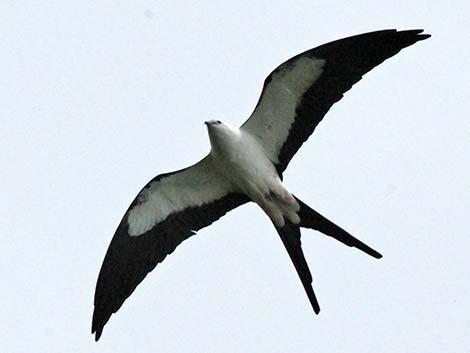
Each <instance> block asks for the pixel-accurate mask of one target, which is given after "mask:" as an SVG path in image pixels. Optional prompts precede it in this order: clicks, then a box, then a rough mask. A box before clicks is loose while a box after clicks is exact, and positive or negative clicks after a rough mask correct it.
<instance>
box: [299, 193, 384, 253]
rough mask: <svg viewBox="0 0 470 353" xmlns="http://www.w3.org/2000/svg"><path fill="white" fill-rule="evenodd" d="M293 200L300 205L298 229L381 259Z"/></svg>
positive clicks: (366, 247) (301, 203)
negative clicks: (315, 233)
mask: <svg viewBox="0 0 470 353" xmlns="http://www.w3.org/2000/svg"><path fill="white" fill-rule="evenodd" d="M295 199H296V200H297V202H298V203H299V205H300V211H299V216H300V224H299V225H300V227H303V228H310V229H315V230H318V231H319V232H322V233H323V234H325V235H328V236H330V237H332V238H335V239H336V240H338V241H340V242H342V243H343V244H346V245H347V246H350V247H355V248H358V249H359V250H362V251H363V252H365V253H366V254H368V255H370V256H372V257H375V258H376V259H380V258H381V257H382V255H381V254H380V253H379V252H377V251H375V250H374V249H372V248H371V247H370V246H368V245H366V244H364V243H363V242H361V241H360V240H359V239H357V238H355V237H353V236H352V235H351V234H349V233H348V232H346V231H345V230H344V229H342V228H341V227H338V226H337V225H336V224H334V223H333V222H331V221H330V220H328V219H326V218H325V217H323V216H322V215H321V214H319V213H318V212H317V211H315V210H313V209H311V208H310V207H309V206H307V205H306V204H305V203H303V202H302V201H300V200H299V199H298V198H297V197H296V198H295Z"/></svg>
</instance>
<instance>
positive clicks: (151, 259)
mask: <svg viewBox="0 0 470 353" xmlns="http://www.w3.org/2000/svg"><path fill="white" fill-rule="evenodd" d="M421 32H422V30H408V31H396V30H383V31H377V32H371V33H365V34H361V35H356V36H353V37H348V38H344V39H340V40H337V41H334V42H331V43H328V44H324V45H321V46H319V47H317V48H314V49H311V50H308V51H306V52H304V53H301V54H299V55H297V56H294V57H293V58H291V59H289V60H287V61H286V62H285V63H283V64H281V65H280V66H279V67H278V68H276V69H275V70H274V71H273V72H272V73H271V74H270V75H269V76H268V77H267V78H266V80H265V82H264V86H263V90H262V93H261V97H260V99H259V101H258V104H257V105H256V108H255V110H254V112H253V113H252V115H251V116H250V118H249V119H248V120H247V121H245V123H244V124H243V125H242V126H241V127H240V128H237V127H233V126H230V125H228V124H226V123H223V122H221V121H219V120H210V121H206V122H205V124H206V125H207V129H208V134H209V139H210V144H211V150H210V153H209V154H208V155H207V156H206V157H204V158H203V159H202V160H201V161H199V162H198V163H196V164H194V165H193V166H191V167H188V168H186V169H182V170H179V171H176V172H172V173H168V174H161V175H158V176H157V177H155V178H154V179H152V180H151V181H150V182H149V183H148V184H147V185H146V186H145V187H144V188H143V189H142V191H140V192H139V194H138V195H137V197H136V198H135V199H134V201H133V202H132V204H131V205H130V207H129V209H128V210H127V212H126V214H125V215H124V217H123V218H122V221H121V222H120V224H119V226H118V228H117V230H116V233H115V235H114V237H113V239H112V241H111V244H110V245H109V248H108V251H107V253H106V256H105V258H104V262H103V265H102V267H101V271H100V274H99V277H98V282H97V285H96V292H95V301H94V306H95V307H94V313H93V323H92V333H96V336H95V339H96V340H98V339H99V338H100V336H101V333H102V331H103V327H104V325H105V324H106V323H107V321H108V320H109V318H110V316H111V315H112V314H113V313H115V312H116V311H118V310H119V308H120V307H121V305H122V304H123V303H124V301H125V300H126V299H127V298H128V297H129V296H130V295H131V294H132V292H133V291H134V289H135V288H136V287H137V286H138V284H139V283H140V282H141V281H142V280H143V279H144V278H145V276H146V275H147V274H148V273H149V272H150V271H152V270H153V269H154V268H155V266H156V265H157V264H158V263H160V262H162V261H163V260H164V259H165V257H166V256H167V255H168V254H171V253H172V252H173V251H174V250H175V248H176V247H177V246H178V245H179V244H180V243H181V242H182V241H183V240H185V239H187V238H189V237H190V236H192V235H194V234H196V232H197V231H198V230H199V229H201V228H203V227H206V226H208V225H210V224H211V223H213V222H215V221H216V220H218V219H219V218H220V217H222V216H223V215H225V214H226V213H227V212H229V211H230V210H232V209H234V208H236V207H238V206H241V205H243V204H245V203H247V202H250V201H253V202H256V203H257V204H258V205H259V206H260V207H261V209H262V210H263V211H264V212H265V213H266V215H267V216H268V217H269V218H270V219H271V221H272V223H273V224H274V227H275V228H276V230H277V232H278V233H279V236H280V238H281V240H282V242H283V243H284V246H285V248H286V250H287V252H288V253H289V256H290V258H291V260H292V262H293V264H294V266H295V269H296V270H297V273H298V275H299V277H300V280H301V282H302V285H303V287H304V289H305V291H306V293H307V296H308V299H309V301H310V303H311V305H312V307H313V310H314V311H315V313H317V314H318V312H319V311H320V307H319V305H318V302H317V299H316V297H315V294H314V292H313V288H312V276H311V274H310V270H309V268H308V265H307V262H306V261H305V257H304V255H303V252H302V248H301V243H300V228H301V227H303V228H310V229H315V230H317V231H320V232H322V233H324V234H326V235H328V236H330V237H333V238H335V239H337V240H339V241H340V242H342V243H344V244H346V245H348V246H351V247H356V248H358V249H360V250H362V251H363V252H365V253H366V254H369V255H370V256H373V257H375V258H380V257H381V255H380V254H379V253H378V252H377V251H375V250H374V249H372V248H370V247H369V246H367V245H366V244H364V243H362V242H361V241H359V240H358V239H356V238H355V237H353V236H352V235H351V234H349V233H348V232H346V231H345V230H343V229H341V228H340V227H338V226H337V225H335V224H334V223H333V222H331V221H329V220H328V219H326V218H325V217H323V216H322V215H320V214H319V213H318V212H316V211H314V210H313V209H311V208H310V207H309V206H307V205H306V204H305V203H303V202H302V201H300V200H299V199H298V198H297V197H295V196H294V195H292V194H291V193H290V192H289V191H288V190H287V189H286V187H285V185H284V184H283V182H282V174H283V172H284V170H285V169H286V167H287V165H288V163H289V161H290V160H291V159H292V157H293V156H294V154H295V153H296V152H297V150H298V149H299V148H300V146H301V145H302V144H303V143H304V142H305V141H306V140H307V138H308V137H309V136H310V135H311V134H312V132H313V131H314V130H315V127H316V126H317V125H318V123H319V122H320V121H321V120H322V119H323V116H324V115H325V114H326V113H327V112H328V110H329V109H330V108H331V106H332V105H333V104H334V103H335V102H337V101H339V100H340V99H341V97H343V94H344V93H345V92H346V91H348V90H349V89H350V88H351V87H352V85H354V84H355V83H356V82H358V81H359V80H360V79H361V78H362V76H363V75H364V74H365V73H367V72H368V71H370V70H372V69H373V68H374V67H375V66H377V65H379V64H380V63H382V62H383V61H384V60H386V59H388V58H390V57H391V56H393V55H395V54H397V53H398V52H399V51H400V50H401V49H403V48H405V47H408V46H410V45H412V44H414V43H416V42H418V41H420V40H424V39H426V38H428V37H430V36H429V35H427V34H421Z"/></svg>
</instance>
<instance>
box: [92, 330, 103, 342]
mask: <svg viewBox="0 0 470 353" xmlns="http://www.w3.org/2000/svg"><path fill="white" fill-rule="evenodd" d="M102 332H103V329H100V330H95V331H91V333H92V334H95V342H98V340H99V339H100V337H101V333H102Z"/></svg>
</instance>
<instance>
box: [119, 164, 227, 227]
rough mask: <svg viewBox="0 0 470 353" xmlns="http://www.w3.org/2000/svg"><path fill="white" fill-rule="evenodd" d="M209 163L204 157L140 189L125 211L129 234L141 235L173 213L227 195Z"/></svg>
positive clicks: (221, 181)
mask: <svg viewBox="0 0 470 353" xmlns="http://www.w3.org/2000/svg"><path fill="white" fill-rule="evenodd" d="M211 164H212V163H211V160H210V159H209V158H207V157H206V158H205V159H203V160H202V161H201V162H199V163H197V164H195V165H193V166H192V167H190V168H188V169H186V170H183V171H182V172H179V173H175V174H172V175H169V176H168V177H163V178H162V179H161V180H157V181H154V182H153V183H151V184H150V186H149V187H148V188H145V189H144V190H142V191H141V192H140V194H139V195H138V196H137V197H138V200H139V202H138V203H137V204H136V205H135V206H134V207H133V208H132V209H130V210H129V212H128V214H127V223H128V225H129V229H128V233H129V235H130V236H139V235H142V234H144V233H145V232H147V231H149V230H150V229H152V228H153V227H154V226H155V225H156V224H158V223H160V222H161V221H163V220H165V219H166V218H167V217H168V216H169V215H170V214H172V213H175V212H179V211H182V210H184V209H186V208H189V207H197V206H201V205H203V204H206V203H209V202H211V201H214V200H217V199H219V198H222V197H223V196H225V195H226V194H228V193H229V192H230V191H231V190H230V187H229V186H228V185H227V184H226V183H225V182H224V181H223V180H222V179H221V178H220V177H218V176H217V174H215V173H214V169H213V168H212V165H211Z"/></svg>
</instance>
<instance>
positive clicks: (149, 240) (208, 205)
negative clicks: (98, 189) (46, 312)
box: [92, 160, 249, 340]
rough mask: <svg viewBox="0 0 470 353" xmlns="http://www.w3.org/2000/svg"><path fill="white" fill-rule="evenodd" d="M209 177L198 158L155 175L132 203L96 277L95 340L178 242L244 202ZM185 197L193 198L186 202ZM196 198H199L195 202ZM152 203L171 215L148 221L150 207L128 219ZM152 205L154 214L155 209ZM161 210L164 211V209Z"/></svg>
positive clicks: (206, 169) (237, 195)
mask: <svg viewBox="0 0 470 353" xmlns="http://www.w3.org/2000/svg"><path fill="white" fill-rule="evenodd" d="M211 177H212V176H211V172H210V167H209V168H208V166H207V163H205V160H203V162H202V163H201V162H200V163H199V164H196V165H195V166H193V167H191V168H188V169H185V170H182V171H180V172H177V173H175V174H165V175H161V176H158V177H156V178H155V179H154V180H152V181H151V182H150V183H149V184H147V186H146V187H145V188H144V189H143V190H142V191H141V192H140V193H139V195H138V196H137V197H136V199H135V200H134V202H133V203H132V204H131V206H130V208H129V210H128V211H127V212H126V214H125V215H124V217H123V219H122V221H121V223H120V224H119V226H118V228H117V230H116V233H115V234H114V237H113V239H112V241H111V244H110V245H109V248H108V251H107V253H106V256H105V258H104V261H103V265H102V267H101V271H100V274H99V276H98V282H97V284H96V291H95V301H94V305H95V308H94V312H93V322H92V333H95V332H96V336H95V340H98V339H99V338H100V336H101V333H102V331H103V327H104V325H105V324H106V323H107V321H108V320H109V318H110V317H111V315H112V314H113V313H115V312H117V311H118V310H119V308H120V307H121V305H122V304H123V303H124V301H125V300H126V299H127V298H128V297H129V296H130V295H131V294H132V292H133V291H134V289H135V288H136V287H137V285H138V284H139V283H140V282H142V280H143V279H144V278H145V276H146V275H147V274H148V273H149V272H150V271H152V270H153V269H154V268H155V266H156V265H157V264H158V263H160V262H162V261H163V260H164V259H165V257H166V256H167V255H168V254H171V253H172V252H173V251H174V250H175V248H176V247H177V246H178V245H179V244H180V243H181V242H182V241H183V240H185V239H187V238H189V237H190V236H192V235H194V234H196V231H198V230H199V229H201V228H203V227H206V226H208V225H210V224H211V223H213V222H214V221H216V220H218V219H219V218H220V217H222V216H223V215H224V214H226V213H227V212H229V211H230V210H232V209H234V208H236V207H237V206H240V205H242V204H244V203H246V202H248V201H249V200H248V199H247V197H246V196H244V195H242V194H238V193H234V192H231V191H230V190H229V189H228V188H226V187H225V186H224V185H220V184H221V182H220V181H217V180H215V181H214V180H212V179H211ZM178 191H180V192H178ZM189 193H192V194H190V195H189V196H190V198H189V199H188V194H189ZM148 194H150V195H148ZM161 195H164V196H161ZM198 195H200V197H201V199H200V200H197V196H198ZM155 196H158V197H157V198H155ZM155 201H158V202H160V203H165V202H166V203H167V204H168V205H171V207H172V209H171V210H172V212H171V213H169V214H168V215H167V216H166V217H165V218H164V219H163V220H159V218H156V219H157V222H156V223H155V224H153V223H152V222H149V219H148V217H149V215H150V216H153V211H154V210H155V208H151V209H150V210H151V211H152V213H150V214H145V217H144V216H142V217H141V218H139V217H134V219H133V220H132V221H130V220H129V214H130V213H131V212H132V211H133V210H134V211H135V210H136V209H137V207H144V211H146V210H145V207H146V206H145V202H155ZM168 205H167V206H168ZM151 206H152V207H154V205H151ZM156 206H157V209H156V210H157V211H159V210H160V208H158V206H159V205H158V204H157V205H156ZM162 206H163V205H162ZM149 207H150V206H149ZM161 209H162V211H161V212H164V211H163V207H162V208H161ZM160 218H161V217H160ZM132 222H141V223H142V224H143V226H142V227H134V230H132V228H131V227H130V223H132ZM147 228H149V229H147ZM136 229H137V230H136ZM139 231H141V232H142V233H139ZM136 233H137V234H136Z"/></svg>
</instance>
